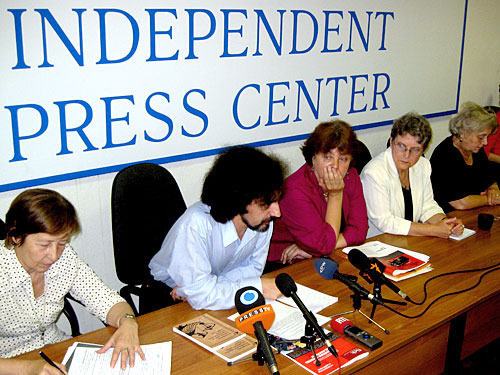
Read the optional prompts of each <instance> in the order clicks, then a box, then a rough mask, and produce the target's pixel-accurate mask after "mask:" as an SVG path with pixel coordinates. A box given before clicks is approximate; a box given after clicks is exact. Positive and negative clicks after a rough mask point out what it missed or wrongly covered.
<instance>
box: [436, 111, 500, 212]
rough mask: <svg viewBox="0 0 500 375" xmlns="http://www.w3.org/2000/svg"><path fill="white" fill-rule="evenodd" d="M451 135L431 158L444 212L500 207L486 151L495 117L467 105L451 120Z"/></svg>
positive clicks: (499, 198) (495, 122) (437, 191)
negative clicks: (481, 207) (487, 206)
mask: <svg viewBox="0 0 500 375" xmlns="http://www.w3.org/2000/svg"><path fill="white" fill-rule="evenodd" d="M449 128H450V133H451V134H452V135H451V136H449V137H448V138H446V139H445V140H443V141H442V142H441V143H440V144H439V145H438V146H437V147H436V149H435V150H434V152H433V153H432V157H431V165H432V175H431V181H432V188H433V190H434V197H435V199H436V201H437V202H438V203H439V205H440V206H441V207H442V208H443V210H444V211H445V212H449V211H453V210H467V209H469V208H474V207H480V206H486V205H490V206H493V205H498V204H500V190H499V189H498V184H497V182H496V180H495V175H494V171H493V169H492V168H491V166H490V163H489V162H488V157H487V156H486V153H485V151H484V148H483V146H485V145H486V144H487V143H488V141H487V139H488V136H489V135H490V134H491V133H494V132H496V131H497V128H498V124H497V121H496V117H495V115H494V114H492V113H490V112H488V111H486V110H485V109H484V108H483V107H481V106H479V105H477V104H475V103H472V102H467V103H464V104H463V105H462V107H461V108H460V111H459V112H458V113H457V114H456V115H455V116H453V117H452V119H451V120H450V125H449Z"/></svg>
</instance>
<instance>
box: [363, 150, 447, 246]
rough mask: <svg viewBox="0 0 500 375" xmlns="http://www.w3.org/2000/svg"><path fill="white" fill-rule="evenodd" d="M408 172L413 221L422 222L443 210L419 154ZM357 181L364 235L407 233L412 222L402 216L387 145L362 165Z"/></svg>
mask: <svg viewBox="0 0 500 375" xmlns="http://www.w3.org/2000/svg"><path fill="white" fill-rule="evenodd" d="M409 172H410V173H409V176H410V189H411V198H412V202H413V222H425V221H427V220H428V219H430V218H431V217H432V216H434V215H436V214H442V213H444V212H443V210H442V209H441V207H440V206H439V205H438V204H437V203H436V201H435V200H434V194H433V192H432V184H431V177H430V176H431V164H430V162H429V160H427V159H426V158H424V157H422V156H421V157H420V158H419V159H418V161H417V162H416V163H415V165H414V166H412V167H411V168H410V171H409ZM361 182H362V183H363V192H364V195H365V201H366V208H367V211H368V224H369V229H368V235H367V237H373V236H376V235H378V234H381V233H392V234H400V235H408V232H409V231H410V226H411V223H412V222H411V221H409V220H406V219H405V218H404V216H405V203H404V198H403V191H402V188H401V181H400V180H399V175H398V171H397V169H396V164H395V163H394V159H393V158H392V151H391V148H390V147H389V148H388V149H387V150H385V151H384V152H382V153H381V154H379V155H377V156H376V157H375V158H373V159H372V160H370V162H369V163H368V164H367V165H366V166H365V167H364V168H363V171H362V172H361Z"/></svg>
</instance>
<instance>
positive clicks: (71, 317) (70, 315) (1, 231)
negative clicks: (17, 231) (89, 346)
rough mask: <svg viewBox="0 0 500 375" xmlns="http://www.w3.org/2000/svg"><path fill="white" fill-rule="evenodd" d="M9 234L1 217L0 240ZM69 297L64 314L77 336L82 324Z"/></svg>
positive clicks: (65, 302)
mask: <svg viewBox="0 0 500 375" xmlns="http://www.w3.org/2000/svg"><path fill="white" fill-rule="evenodd" d="M6 235H7V228H5V223H4V221H3V220H2V219H0V240H5V237H6ZM68 298H70V299H73V298H72V297H71V296H70V295H69V294H66V296H65V297H64V308H63V311H62V312H63V314H64V316H66V318H67V319H68V321H69V325H70V327H71V336H72V337H76V336H79V335H81V333H80V324H79V323H78V317H77V316H76V313H75V310H74V309H73V306H71V303H70V302H69V301H68Z"/></svg>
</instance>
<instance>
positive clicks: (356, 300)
mask: <svg viewBox="0 0 500 375" xmlns="http://www.w3.org/2000/svg"><path fill="white" fill-rule="evenodd" d="M360 275H361V276H362V277H363V278H364V279H365V280H366V281H368V282H369V283H372V282H373V281H371V280H370V279H367V278H366V277H365V276H363V272H360ZM351 277H352V279H353V280H354V279H355V280H354V281H356V280H357V277H356V276H351ZM381 289H382V284H381V283H380V282H375V285H374V289H373V296H374V297H376V298H377V299H378V300H379V301H382V302H383V303H394V304H397V305H406V302H399V301H393V300H390V299H385V298H382V295H381ZM351 290H352V291H353V292H354V294H352V295H351V299H352V308H353V310H351V311H346V312H343V313H340V314H335V315H332V316H330V318H335V317H336V316H341V315H345V314H350V313H353V312H356V311H357V312H359V313H360V314H361V315H363V316H364V317H365V318H366V319H368V321H369V322H370V323H373V324H375V325H376V326H377V327H378V328H380V329H381V330H382V331H384V332H385V333H386V334H388V335H389V334H390V332H389V330H387V329H385V328H384V327H382V326H381V325H380V324H378V323H377V322H376V321H375V320H373V315H374V314H375V307H376V306H377V304H378V302H376V301H374V300H373V299H369V298H368V297H367V296H365V295H362V294H361V293H360V292H359V291H357V290H355V289H353V288H351ZM361 300H368V301H370V302H371V303H372V305H373V307H372V312H371V315H370V316H368V315H366V314H365V313H364V312H363V311H361Z"/></svg>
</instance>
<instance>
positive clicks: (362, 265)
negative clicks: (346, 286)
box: [347, 249, 371, 271]
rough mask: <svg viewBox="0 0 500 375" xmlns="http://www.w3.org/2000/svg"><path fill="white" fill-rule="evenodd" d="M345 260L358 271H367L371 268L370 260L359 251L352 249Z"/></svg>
mask: <svg viewBox="0 0 500 375" xmlns="http://www.w3.org/2000/svg"><path fill="white" fill-rule="evenodd" d="M347 259H349V262H351V264H352V265H353V266H354V267H356V268H357V269H358V270H360V271H365V270H368V269H370V267H371V263H370V259H368V257H367V256H366V255H365V254H364V253H363V252H362V251H361V250H358V249H352V250H351V251H349V254H347Z"/></svg>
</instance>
